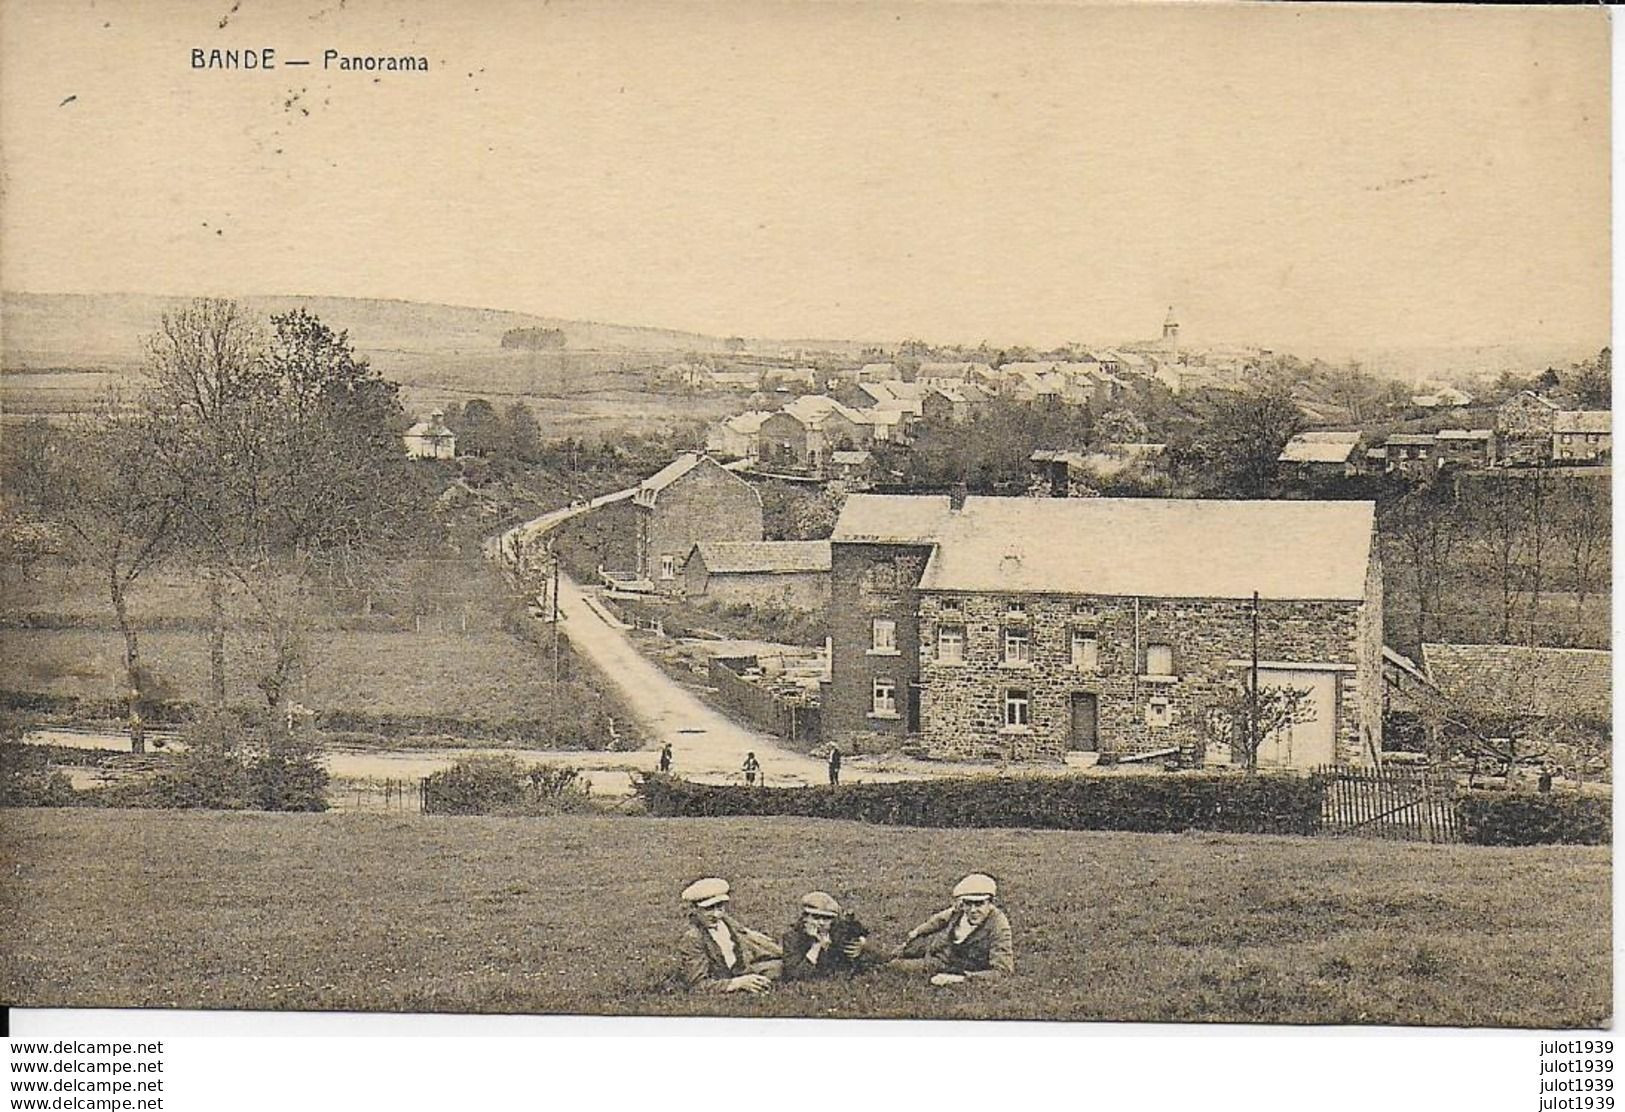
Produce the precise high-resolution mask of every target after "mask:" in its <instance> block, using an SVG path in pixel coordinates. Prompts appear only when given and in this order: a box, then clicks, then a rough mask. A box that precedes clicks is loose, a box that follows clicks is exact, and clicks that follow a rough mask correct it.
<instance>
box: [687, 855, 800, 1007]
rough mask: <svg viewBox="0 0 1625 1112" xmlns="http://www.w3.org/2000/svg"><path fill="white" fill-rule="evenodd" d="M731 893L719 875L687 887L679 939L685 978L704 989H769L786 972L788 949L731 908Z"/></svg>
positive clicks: (703, 990) (752, 990)
mask: <svg viewBox="0 0 1625 1112" xmlns="http://www.w3.org/2000/svg"><path fill="white" fill-rule="evenodd" d="M728 895H729V892H728V882H727V881H726V880H723V879H722V878H721V877H715V876H708V877H705V878H704V879H703V880H696V881H695V882H694V883H693V884H690V885H689V886H688V887H687V888H685V889H683V902H684V903H685V904H687V905H688V929H687V930H686V931H684V932H683V937H682V939H681V941H679V942H678V944H677V956H678V959H679V961H680V962H681V963H682V975H683V983H684V984H686V985H687V986H688V987H689V988H691V989H698V990H699V991H701V992H749V993H753V994H756V993H763V992H766V991H767V990H768V989H770V988H772V987H773V982H774V981H776V980H778V979H779V975H780V974H781V973H782V972H783V969H784V963H783V961H782V960H781V959H782V958H783V956H784V952H783V950H781V949H780V948H779V944H778V943H777V942H775V941H773V939H771V938H769V937H768V936H767V935H765V934H763V933H761V932H760V931H753V930H751V929H750V928H749V927H747V926H745V925H743V924H742V923H740V922H739V921H738V920H736V919H735V918H734V917H733V916H732V915H729V914H728Z"/></svg>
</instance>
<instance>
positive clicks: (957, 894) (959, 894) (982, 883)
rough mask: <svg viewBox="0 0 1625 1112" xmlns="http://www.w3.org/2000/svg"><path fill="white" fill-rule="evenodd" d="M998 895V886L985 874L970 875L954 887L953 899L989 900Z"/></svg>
mask: <svg viewBox="0 0 1625 1112" xmlns="http://www.w3.org/2000/svg"><path fill="white" fill-rule="evenodd" d="M998 894H999V885H998V882H997V881H995V880H994V879H993V878H992V877H990V876H988V875H987V874H986V873H972V874H971V875H970V876H968V877H966V878H965V879H964V880H962V881H960V882H959V883H958V884H956V885H954V899H956V900H958V899H966V900H991V899H992V898H993V897H994V896H997V895H998Z"/></svg>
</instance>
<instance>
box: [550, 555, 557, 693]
mask: <svg viewBox="0 0 1625 1112" xmlns="http://www.w3.org/2000/svg"><path fill="white" fill-rule="evenodd" d="M547 550H548V555H550V556H552V557H553V686H554V687H557V686H558V683H559V556H558V553H556V552H554V551H553V546H552V545H551V544H549V545H548V546H547Z"/></svg>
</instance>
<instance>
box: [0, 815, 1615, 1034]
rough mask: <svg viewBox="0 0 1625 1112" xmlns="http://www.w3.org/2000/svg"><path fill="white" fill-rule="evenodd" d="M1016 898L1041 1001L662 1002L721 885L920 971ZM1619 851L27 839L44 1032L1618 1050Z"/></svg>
mask: <svg viewBox="0 0 1625 1112" xmlns="http://www.w3.org/2000/svg"><path fill="white" fill-rule="evenodd" d="M972 868H977V869H986V870H988V871H991V872H993V873H994V874H996V875H998V876H999V877H1000V878H1001V882H1002V884H1003V888H1004V900H1005V905H1006V907H1007V909H1008V911H1009V914H1010V917H1011V920H1012V922H1013V923H1014V925H1015V930H1016V942H1017V973H1016V976H1015V977H1014V978H1011V979H1009V980H1007V981H1005V982H1003V983H1001V984H997V985H990V986H976V987H975V988H972V989H968V990H967V989H965V988H958V989H954V990H937V989H931V988H929V987H928V986H926V985H923V984H920V983H917V982H916V981H914V980H912V979H901V978H897V977H895V976H891V975H886V974H881V975H875V976H871V977H869V978H866V979H861V980H859V981H856V982H847V983H840V984H826V985H816V986H787V987H782V988H781V989H779V990H778V991H776V992H774V993H773V994H772V995H770V996H768V997H765V998H762V999H745V998H742V997H737V996H735V997H705V996H690V995H687V994H684V993H680V992H674V991H671V990H670V989H669V988H667V987H666V986H665V984H664V982H665V980H666V978H667V977H668V975H669V973H670V972H671V971H672V969H673V968H674V966H673V965H672V963H671V957H670V953H671V945H672V942H673V941H674V939H675V937H676V936H677V933H678V932H679V931H680V929H681V912H680V909H679V906H678V903H677V899H676V893H677V892H678V891H679V890H680V889H681V887H682V886H683V884H685V883H686V882H687V881H689V880H691V879H693V878H694V877H696V876H699V875H703V874H706V873H711V872H716V873H720V874H722V875H725V876H728V877H730V878H731V879H732V880H733V882H734V888H735V901H734V907H735V909H736V911H737V912H738V914H739V916H740V917H741V918H742V919H743V920H744V921H746V922H747V923H750V924H752V925H755V926H757V927H758V928H760V929H764V930H771V931H773V933H778V932H779V930H780V929H781V928H782V926H783V925H784V924H785V923H786V922H787V921H788V919H789V918H790V916H791V915H792V913H793V909H794V907H795V906H796V901H797V899H798V897H799V896H800V894H801V893H802V892H804V891H806V890H808V889H810V888H814V887H822V888H827V889H829V890H831V891H833V892H835V893H837V894H838V895H840V896H841V897H843V898H844V899H846V900H848V901H849V902H850V903H851V904H852V905H853V906H854V907H855V908H856V909H857V910H858V911H859V913H860V914H861V915H862V917H863V918H864V919H865V921H867V922H868V923H869V925H870V926H871V928H873V929H874V930H875V931H876V934H877V935H878V936H880V937H881V938H883V939H884V940H886V941H888V942H892V943H895V942H898V941H900V940H901V937H902V935H903V933H904V931H906V930H907V928H908V927H909V926H911V925H912V924H913V923H914V922H916V921H917V920H918V919H920V918H923V917H924V915H925V914H927V913H928V912H930V911H932V910H934V909H935V908H937V907H938V906H940V905H941V904H942V903H943V902H944V893H945V892H946V890H947V889H948V887H949V886H950V885H951V884H952V883H953V881H954V880H955V879H957V877H958V876H959V875H961V874H962V873H964V872H966V871H968V870H970V869H972ZM1610 868H1611V858H1610V851H1609V850H1608V849H1607V848H1606V847H1595V848H1592V847H1544V848H1537V849H1517V850H1503V849H1486V848H1477V847H1465V846H1455V847H1437V846H1427V845H1411V844H1387V843H1378V842H1363V841H1334V840H1329V839H1296V838H1268V837H1243V836H1232V835H1167V836H1162V835H1132V834H1106V833H1081V832H1079V833H1073V832H1029V831H1019V830H999V831H994V830H953V831H942V830H938V831H932V830H914V829H900V828H890V827H875V826H864V825H859V824H855V823H836V822H817V821H807V820H795V819H754V818H753V819H726V820H723V819H710V820H706V819H649V818H636V817H619V818H617V817H591V818H557V819H529V820H527V819H495V818H447V817H432V816H421V815H405V816H401V815H395V816H387V815H366V814H351V815H268V814H207V813H179V812H120V811H108V812H95V811H72V810H70V811H17V810H12V811H6V812H3V813H0V937H3V938H5V939H6V944H5V945H4V947H0V999H3V1000H5V1001H7V1002H8V1003H12V1004H17V1005H25V1006H82V1007H91V1006H127V1007H136V1006H139V1007H185V1008H234V1007H235V1008H267V1007H269V1008H292V1009H327V1010H367V1011H373V1010H410V1011H450V1012H585V1013H645V1014H651V1013H652V1014H702V1015H748V1016H845V1017H862V1016H892V1017H898V1016H915V1017H933V1016H941V1017H960V1018H989V1017H997V1018H1028V1019H1034V1018H1065V1019H1077V1020H1151V1021H1229V1022H1258V1021H1277V1022H1287V1023H1381V1024H1445V1025H1495V1026H1526V1027H1542V1028H1546V1027H1552V1028H1567V1027H1578V1026H1597V1025H1601V1024H1603V1023H1605V1022H1606V1021H1607V1019H1608V1017H1609V1016H1610V1014H1611V1012H1612V1007H1611V995H1610V993H1611V969H1610V937H1611V935H1610V902H1609V883H1610Z"/></svg>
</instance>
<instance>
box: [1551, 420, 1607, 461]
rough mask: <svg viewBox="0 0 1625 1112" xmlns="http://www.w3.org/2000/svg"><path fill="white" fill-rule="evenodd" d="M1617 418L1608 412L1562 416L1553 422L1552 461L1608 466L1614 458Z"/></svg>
mask: <svg viewBox="0 0 1625 1112" xmlns="http://www.w3.org/2000/svg"><path fill="white" fill-rule="evenodd" d="M1613 417H1614V415H1613V414H1612V413H1611V412H1609V411H1608V410H1606V409H1578V410H1565V411H1564V412H1562V413H1559V414H1558V415H1557V416H1556V417H1555V418H1554V419H1553V421H1552V461H1553V462H1554V463H1606V462H1607V461H1608V460H1609V459H1610V458H1612V457H1613V454H1614V433H1613Z"/></svg>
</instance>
